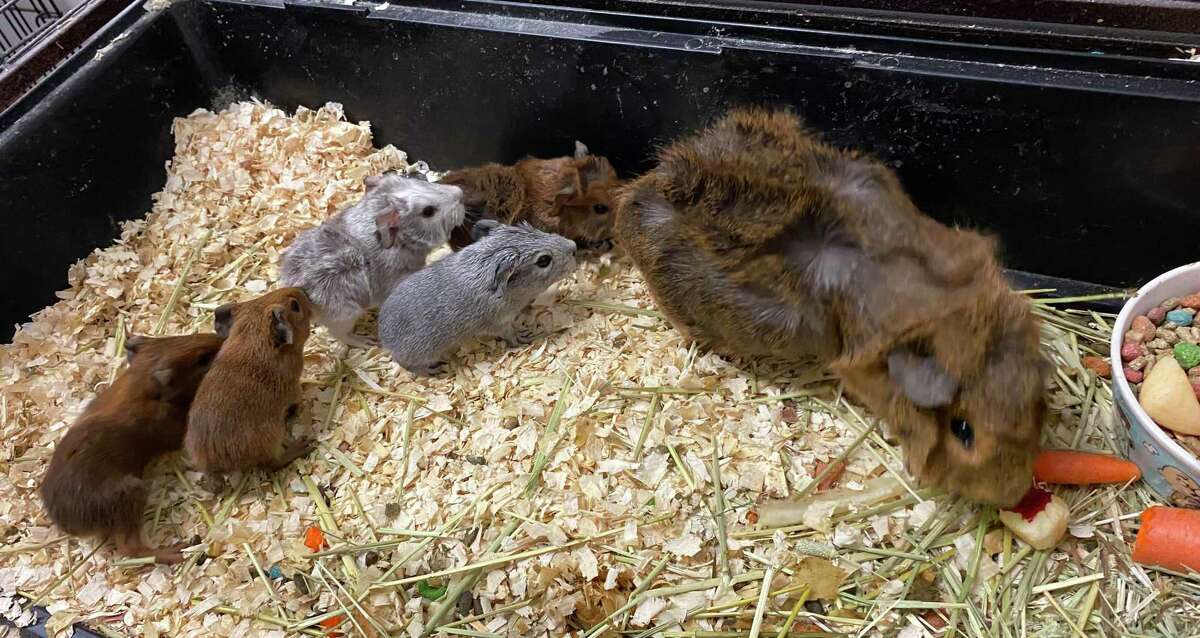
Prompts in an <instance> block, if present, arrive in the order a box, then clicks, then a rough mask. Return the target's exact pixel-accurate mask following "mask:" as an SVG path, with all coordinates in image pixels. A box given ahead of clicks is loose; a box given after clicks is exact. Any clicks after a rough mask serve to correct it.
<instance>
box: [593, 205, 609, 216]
mask: <svg viewBox="0 0 1200 638" xmlns="http://www.w3.org/2000/svg"><path fill="white" fill-rule="evenodd" d="M592 212H593V213H596V214H597V215H607V214H608V206H605V205H604V204H595V205H593V206H592Z"/></svg>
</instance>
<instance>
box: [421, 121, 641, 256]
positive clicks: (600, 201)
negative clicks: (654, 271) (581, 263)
mask: <svg viewBox="0 0 1200 638" xmlns="http://www.w3.org/2000/svg"><path fill="white" fill-rule="evenodd" d="M441 183H442V184H453V185H455V186H459V187H461V188H462V189H463V199H464V201H465V202H466V205H467V219H466V221H465V222H464V223H463V225H462V226H460V227H459V228H456V229H455V230H454V232H453V233H451V235H450V246H451V247H452V248H454V249H455V250H458V249H460V248H462V247H463V246H466V245H468V244H470V243H471V242H472V241H474V238H473V235H472V233H471V226H473V225H474V223H475V222H476V221H478V220H480V219H494V220H498V221H501V222H503V223H505V224H517V223H520V222H528V223H529V224H532V225H533V226H534V227H535V228H537V229H539V230H542V231H545V232H548V233H557V234H559V235H562V236H564V237H566V238H568V239H572V240H574V241H575V242H577V243H579V244H581V245H584V246H598V247H599V246H605V245H606V244H610V243H611V239H612V218H613V208H614V206H615V198H616V192H617V189H618V187H619V186H620V185H621V182H620V180H619V179H617V172H616V171H615V170H613V167H612V164H610V163H609V162H608V160H607V159H605V158H604V157H601V156H599V155H591V154H589V153H588V149H587V147H586V146H584V145H583V144H582V143H581V142H575V155H574V156H573V157H558V158H554V159H537V158H528V159H524V160H521V161H520V162H517V163H516V164H514V165H512V166H503V165H500V164H487V165H485V166H480V167H477V168H464V169H461V170H457V171H450V172H449V173H446V175H445V176H443V177H442V180H441Z"/></svg>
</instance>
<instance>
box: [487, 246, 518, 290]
mask: <svg viewBox="0 0 1200 638" xmlns="http://www.w3.org/2000/svg"><path fill="white" fill-rule="evenodd" d="M519 262H520V257H519V256H517V252H516V251H515V250H505V251H503V252H501V253H499V254H497V255H496V270H495V272H494V274H493V275H492V292H500V291H502V290H505V289H507V288H508V285H509V284H510V283H512V280H513V276H514V275H515V274H516V273H517V264H518V263H519Z"/></svg>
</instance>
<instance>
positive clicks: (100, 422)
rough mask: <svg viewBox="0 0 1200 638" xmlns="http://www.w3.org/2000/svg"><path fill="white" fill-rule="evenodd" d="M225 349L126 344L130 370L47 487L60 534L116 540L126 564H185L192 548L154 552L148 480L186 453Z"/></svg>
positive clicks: (100, 400) (45, 497) (99, 400)
mask: <svg viewBox="0 0 1200 638" xmlns="http://www.w3.org/2000/svg"><path fill="white" fill-rule="evenodd" d="M221 341H222V339H221V337H219V336H217V335H212V334H197V335H188V336H182V337H162V338H157V339H151V338H149V337H141V336H132V337H130V338H129V339H127V340H126V342H125V355H126V357H127V358H128V361H129V365H128V367H126V368H125V370H124V371H123V372H121V374H120V375H118V376H117V378H116V380H115V381H113V384H112V385H111V386H109V387H108V388H106V389H104V390H103V391H101V392H100V394H99V395H97V396H96V398H95V399H93V400H92V401H91V403H89V404H88V406H87V408H86V409H85V410H84V412H83V414H82V415H80V417H79V419H78V420H76V421H75V424H74V425H72V426H71V428H70V429H69V430H67V434H66V436H64V437H63V439H62V441H60V442H59V443H58V446H56V447H55V449H54V456H53V457H52V458H51V459H50V465H49V467H47V469H46V476H45V478H44V479H43V480H42V485H41V493H42V502H43V503H44V504H45V506H46V513H47V514H49V516H50V519H51V520H53V521H54V523H55V524H57V525H58V526H59V528H61V529H62V530H63V531H64V532H66V533H68V534H72V535H76V536H96V537H100V538H108V539H111V540H112V541H113V542H114V543H115V544H116V546H117V551H119V552H120V553H122V554H124V555H126V556H131V557H143V556H153V557H154V559H155V560H156V561H158V562H160V563H177V562H179V561H181V560H183V555H182V554H181V553H180V550H181V549H182V548H183V547H184V546H180V547H174V548H170V549H154V548H152V547H150V546H148V545H147V544H146V541H145V539H144V537H143V536H142V515H143V514H144V513H145V510H146V486H145V483H143V480H142V473H143V471H144V470H145V469H146V465H147V464H149V463H150V461H151V460H153V459H154V458H155V457H157V456H159V455H161V454H165V453H167V452H171V451H174V450H178V449H179V448H180V446H182V445H183V436H184V430H185V428H186V426H187V413H188V408H189V407H190V406H191V404H192V399H193V397H194V396H195V394H196V388H197V387H198V386H199V385H200V382H201V379H203V378H204V375H205V373H206V372H208V369H209V366H210V365H211V364H212V361H213V359H214V358H215V357H216V356H217V351H218V350H219V349H220V348H221Z"/></svg>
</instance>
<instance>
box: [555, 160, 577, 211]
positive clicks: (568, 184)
mask: <svg viewBox="0 0 1200 638" xmlns="http://www.w3.org/2000/svg"><path fill="white" fill-rule="evenodd" d="M582 191H583V184H582V183H581V179H580V176H579V168H578V167H576V166H575V165H574V164H571V163H569V162H568V163H565V164H563V166H562V168H561V169H560V170H559V173H558V190H557V191H555V192H554V201H555V202H557V203H559V204H561V203H564V202H567V201H570V200H572V199H574V198H575V197H576V196H578V195H579V193H580V192H582Z"/></svg>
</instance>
